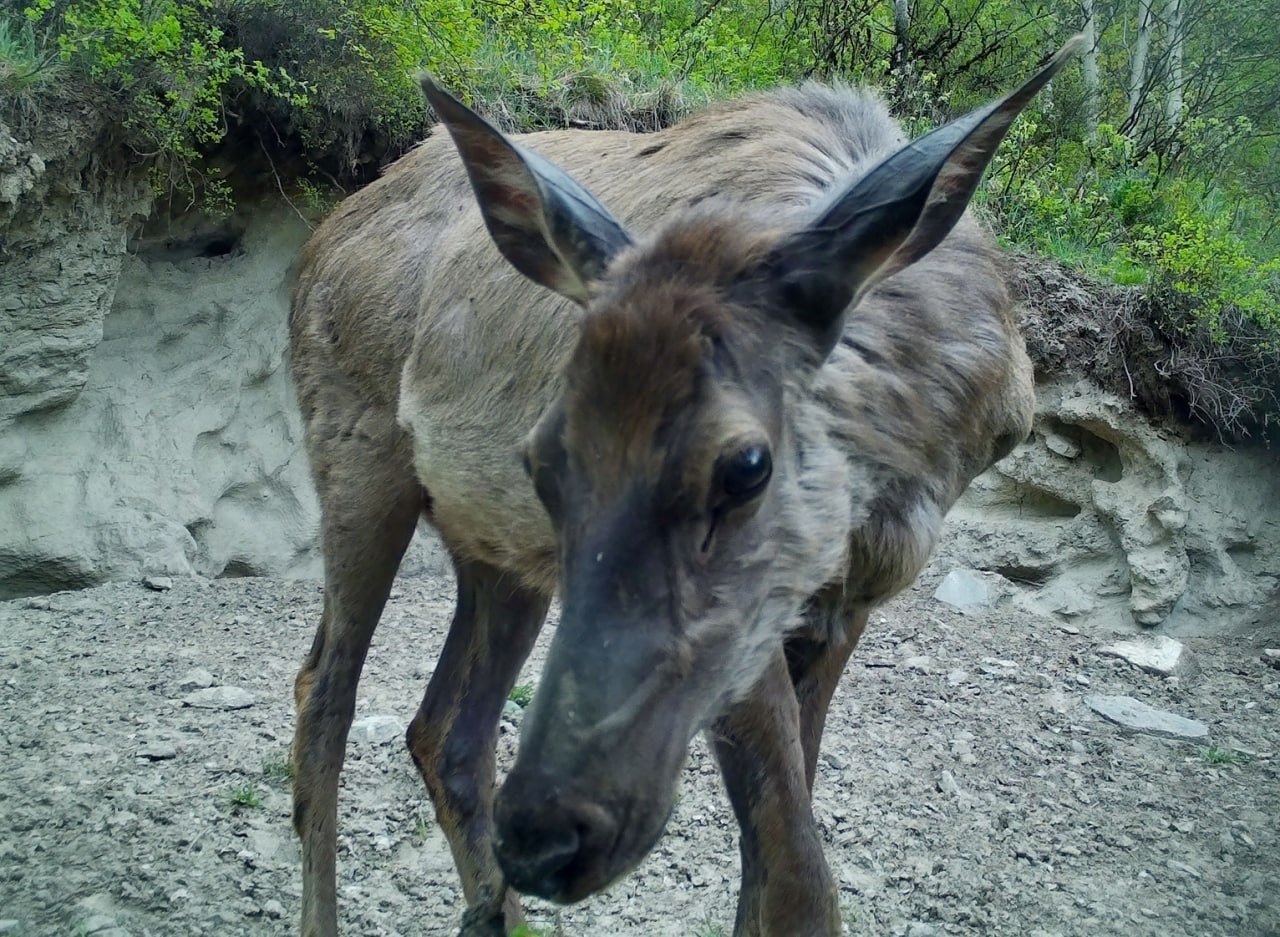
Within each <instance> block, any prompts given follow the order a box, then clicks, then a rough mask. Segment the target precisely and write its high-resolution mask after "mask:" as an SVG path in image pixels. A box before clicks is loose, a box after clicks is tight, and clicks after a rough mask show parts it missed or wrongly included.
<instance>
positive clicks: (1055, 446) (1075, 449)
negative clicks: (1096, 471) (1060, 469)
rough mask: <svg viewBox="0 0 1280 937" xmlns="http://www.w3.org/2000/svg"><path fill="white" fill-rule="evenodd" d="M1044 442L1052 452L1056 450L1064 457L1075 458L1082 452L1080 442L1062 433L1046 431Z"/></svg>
mask: <svg viewBox="0 0 1280 937" xmlns="http://www.w3.org/2000/svg"><path fill="white" fill-rule="evenodd" d="M1044 444H1045V446H1046V447H1047V448H1048V450H1049V451H1050V452H1056V453H1057V454H1058V455H1060V456H1062V457H1063V458H1064V459H1074V458H1075V457H1076V456H1078V455H1079V454H1080V444H1079V443H1078V442H1076V441H1075V440H1074V439H1068V438H1067V437H1066V436H1063V435H1062V434H1060V433H1045V434H1044Z"/></svg>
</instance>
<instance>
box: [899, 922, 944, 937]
mask: <svg viewBox="0 0 1280 937" xmlns="http://www.w3.org/2000/svg"><path fill="white" fill-rule="evenodd" d="M941 933H942V931H940V930H938V928H937V927H935V926H934V925H932V924H926V923H924V922H923V921H912V922H911V924H909V925H908V926H907V937H938V935H939V934H941Z"/></svg>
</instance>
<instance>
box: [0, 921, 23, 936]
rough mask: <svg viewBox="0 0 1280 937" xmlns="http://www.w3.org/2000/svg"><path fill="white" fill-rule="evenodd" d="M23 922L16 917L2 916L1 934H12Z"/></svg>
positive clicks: (0, 923)
mask: <svg viewBox="0 0 1280 937" xmlns="http://www.w3.org/2000/svg"><path fill="white" fill-rule="evenodd" d="M21 923H22V922H21V921H19V920H18V919H17V918H16V917H6V918H0V934H12V933H13V932H14V931H16V930H17V929H18V925H19V924H21Z"/></svg>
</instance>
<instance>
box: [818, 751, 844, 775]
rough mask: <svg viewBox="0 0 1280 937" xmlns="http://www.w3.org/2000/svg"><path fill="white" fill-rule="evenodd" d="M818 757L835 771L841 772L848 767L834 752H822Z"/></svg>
mask: <svg viewBox="0 0 1280 937" xmlns="http://www.w3.org/2000/svg"><path fill="white" fill-rule="evenodd" d="M820 757H821V758H822V760H823V761H825V762H826V763H827V764H829V765H830V766H831V767H833V768H835V769H836V770H837V771H843V770H844V769H845V768H847V767H849V763H848V762H847V761H845V760H844V759H843V758H841V757H840V756H839V755H838V754H836V753H835V752H823V753H822V755H821V756H820Z"/></svg>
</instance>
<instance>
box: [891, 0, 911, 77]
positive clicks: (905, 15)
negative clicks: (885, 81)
mask: <svg viewBox="0 0 1280 937" xmlns="http://www.w3.org/2000/svg"><path fill="white" fill-rule="evenodd" d="M910 31H911V0H893V53H892V58H891V59H890V61H889V69H890V71H892V72H893V73H894V74H902V73H903V72H904V71H905V70H906V68H907V63H908V62H910V61H911V36H910Z"/></svg>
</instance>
